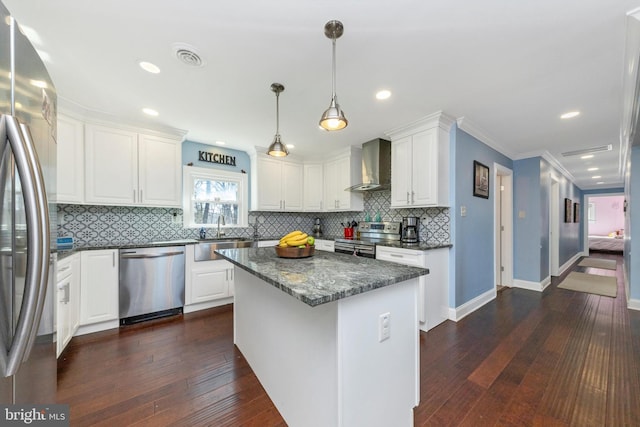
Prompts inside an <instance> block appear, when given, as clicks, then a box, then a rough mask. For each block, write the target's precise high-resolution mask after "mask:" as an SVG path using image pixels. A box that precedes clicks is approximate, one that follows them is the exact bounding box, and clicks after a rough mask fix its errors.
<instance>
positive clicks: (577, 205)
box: [573, 202, 580, 222]
mask: <svg viewBox="0 0 640 427" xmlns="http://www.w3.org/2000/svg"><path fill="white" fill-rule="evenodd" d="M573 222H580V203H577V202H576V203H574V204H573Z"/></svg>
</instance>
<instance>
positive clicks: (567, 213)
mask: <svg viewBox="0 0 640 427" xmlns="http://www.w3.org/2000/svg"><path fill="white" fill-rule="evenodd" d="M571 217H573V203H572V202H571V199H566V198H565V199H564V222H571Z"/></svg>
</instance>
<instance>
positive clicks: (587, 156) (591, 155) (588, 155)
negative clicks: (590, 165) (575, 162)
mask: <svg viewBox="0 0 640 427" xmlns="http://www.w3.org/2000/svg"><path fill="white" fill-rule="evenodd" d="M580 158H581V159H592V158H593V154H587V155H586V156H582V157H580Z"/></svg>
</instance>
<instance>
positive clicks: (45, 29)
mask: <svg viewBox="0 0 640 427" xmlns="http://www.w3.org/2000/svg"><path fill="white" fill-rule="evenodd" d="M4 3H5V5H6V6H7V8H8V9H9V10H10V11H11V12H12V13H13V15H14V16H15V17H16V19H18V21H19V22H20V23H21V24H22V25H23V27H24V29H25V32H26V33H27V34H28V36H29V37H30V39H31V41H32V43H33V44H34V45H35V46H36V48H37V49H38V50H39V51H40V52H41V54H42V56H44V57H45V58H48V59H45V62H46V63H47V68H48V69H49V71H50V74H51V77H52V78H53V81H54V83H55V84H56V87H57V90H58V95H59V97H60V100H61V102H60V104H61V109H63V108H64V107H65V106H72V105H76V106H80V107H82V109H84V110H88V111H90V112H94V113H99V114H106V115H111V116H114V117H115V118H117V119H118V120H122V121H123V122H125V123H129V124H142V125H144V126H148V127H152V128H156V129H160V128H175V129H183V130H185V131H186V132H187V134H186V139H188V140H190V141H196V142H203V143H209V144H213V143H215V142H216V141H224V142H225V143H226V145H225V147H228V148H234V149H240V150H245V151H250V150H253V149H254V147H256V146H258V147H267V146H268V145H269V144H270V143H271V141H272V140H273V136H274V134H275V130H276V129H275V128H276V120H275V119H276V117H275V116H276V114H275V95H274V93H273V92H272V91H271V90H270V86H271V83H273V82H278V83H281V84H283V85H284V86H285V90H284V92H282V93H281V94H280V133H281V135H282V140H283V142H285V143H287V144H294V145H295V147H294V148H293V149H292V150H291V152H292V153H293V154H295V155H299V156H301V157H303V158H307V159H316V158H322V157H324V156H326V155H327V154H329V153H331V152H334V151H335V150H339V149H340V148H341V147H344V146H346V145H358V146H359V145H361V144H362V143H363V142H366V141H368V140H371V139H373V138H377V137H384V136H385V132H386V131H388V130H390V129H393V128H397V127H399V126H402V125H405V124H408V123H411V122H413V121H415V120H418V119H420V118H422V117H424V116H427V115H429V114H431V113H434V112H436V111H439V110H442V111H444V112H445V113H447V114H449V115H451V116H453V117H455V118H458V119H463V120H462V122H461V123H462V125H461V126H462V128H463V129H465V130H468V131H469V132H470V133H472V134H474V135H475V136H477V137H478V136H479V137H480V138H481V139H482V140H484V141H485V142H486V143H488V145H490V146H492V147H494V148H496V149H498V150H499V151H501V152H502V153H503V154H505V155H507V156H509V157H511V158H513V159H519V158H526V157H531V156H539V155H542V154H545V156H547V157H548V158H551V159H552V160H553V159H555V160H557V162H558V166H559V167H560V168H563V169H564V170H565V173H566V174H567V176H569V177H570V178H572V179H573V181H574V182H575V183H576V184H577V185H578V186H579V187H580V188H582V189H592V188H608V187H621V186H622V185H623V177H622V169H621V166H620V165H621V163H622V162H620V152H621V150H620V148H621V147H620V137H619V135H620V122H621V116H622V104H623V100H622V86H623V82H622V79H623V68H624V67H623V63H624V52H625V34H626V33H625V25H626V13H627V12H628V11H630V10H632V9H634V8H635V7H637V6H638V3H637V2H634V1H631V0H607V1H603V0H564V1H562V2H558V1H557V0H538V1H527V2H514V1H506V0H502V1H498V0H485V1H482V2H478V1H477V0H457V1H451V0H431V1H420V0H416V1H406V0H400V1H395V2H389V1H381V0H369V1H367V2H362V1H354V0H325V1H317V0H314V1H312V0H280V1H271V2H266V1H258V0H249V1H244V2H234V1H226V2H222V1H206V0H184V1H181V2H177V1H164V0H135V1H132V0H109V1H100V2H98V1H95V0H93V1H92V0H84V1H81V0H57V1H55V2H54V1H46V0H4ZM332 19H337V20H340V21H342V23H343V24H344V28H345V30H344V35H343V36H342V37H341V38H339V39H338V40H337V44H336V46H337V51H336V58H337V59H336V62H337V64H336V76H337V79H336V92H337V95H338V101H339V103H340V105H341V106H342V108H343V110H344V111H345V114H346V116H347V118H348V120H349V126H348V127H347V128H346V129H344V130H342V131H339V132H326V131H322V130H320V129H319V127H318V120H319V119H320V116H321V114H322V112H323V111H324V110H325V109H326V108H327V107H328V106H329V102H330V98H331V40H330V39H328V38H326V37H325V35H324V32H323V28H324V24H325V23H326V22H327V21H329V20H332ZM176 43H186V44H188V45H190V46H192V47H193V48H194V49H195V51H196V52H197V53H198V54H199V55H200V56H201V58H202V59H203V60H204V66H202V67H194V66H190V65H186V64H184V63H182V62H180V61H178V60H177V59H176V56H175V52H174V48H173V45H174V44H176ZM139 61H149V62H152V63H154V64H155V65H157V66H158V67H160V69H161V72H160V73H159V74H150V73H147V72H146V71H143V70H142V69H141V68H140V67H139V66H138V62H139ZM380 89H388V90H390V91H391V92H392V96H391V98H389V99H387V100H385V101H379V100H376V99H375V96H374V95H375V93H376V92H377V91H378V90H380ZM144 107H149V108H152V109H154V110H157V111H158V112H159V115H158V116H157V117H148V116H145V114H144V113H142V111H141V110H142V108H144ZM572 110H579V111H580V112H581V114H580V115H579V116H578V117H576V118H573V119H570V120H562V119H560V117H559V116H560V114H562V113H565V112H567V111H572ZM607 144H611V145H612V148H613V149H612V150H611V151H609V152H605V153H597V154H596V155H595V157H594V158H593V159H590V160H582V159H580V157H579V156H572V157H565V156H563V155H562V154H561V153H563V152H567V151H574V150H581V149H585V148H591V147H598V146H603V145H607ZM589 167H598V168H599V170H598V171H597V175H600V176H601V178H597V179H594V178H592V176H594V174H595V172H592V171H587V169H588V168H589ZM596 182H602V184H596Z"/></svg>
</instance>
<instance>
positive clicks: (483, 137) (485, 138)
mask: <svg viewBox="0 0 640 427" xmlns="http://www.w3.org/2000/svg"><path fill="white" fill-rule="evenodd" d="M456 122H457V125H458V127H459V128H460V129H462V130H463V131H465V132H466V133H468V134H469V135H471V136H473V137H474V138H476V139H477V140H479V141H480V142H482V143H483V144H485V145H487V146H489V147H491V148H493V149H494V150H496V151H497V152H499V153H500V154H502V155H504V156H507V157H509V158H510V159H513V158H514V157H515V156H516V153H515V152H514V151H512V150H510V149H508V148H506V147H505V146H504V145H502V144H500V143H498V142H497V141H496V140H495V139H493V138H491V137H490V136H489V135H487V132H486V131H485V130H484V129H482V128H481V127H480V126H478V125H476V124H475V123H473V122H472V121H470V120H469V119H468V118H466V117H464V116H462V117H460V118H458V119H457V120H456Z"/></svg>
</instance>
